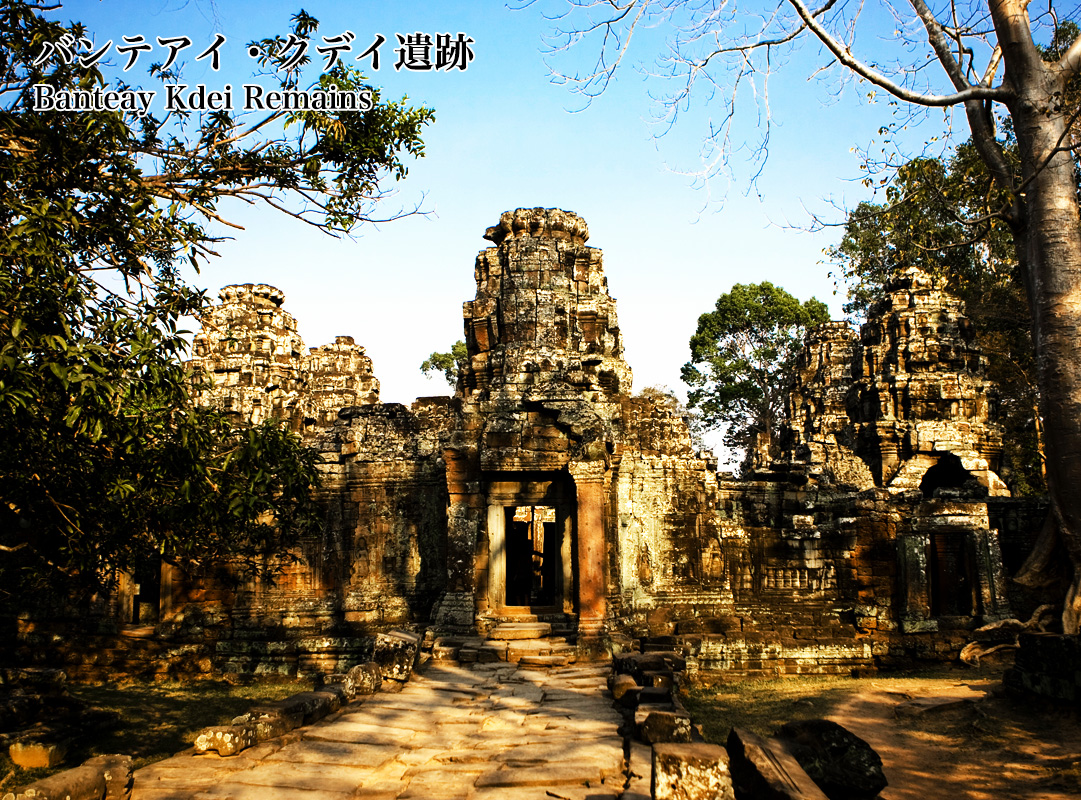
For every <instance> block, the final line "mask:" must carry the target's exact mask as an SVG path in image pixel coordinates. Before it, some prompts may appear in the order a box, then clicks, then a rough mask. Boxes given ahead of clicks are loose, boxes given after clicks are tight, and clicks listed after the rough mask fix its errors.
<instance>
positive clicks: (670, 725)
mask: <svg viewBox="0 0 1081 800" xmlns="http://www.w3.org/2000/svg"><path fill="white" fill-rule="evenodd" d="M638 737H639V738H640V739H641V740H642V741H643V742H645V743H646V744H663V743H687V742H690V741H691V718H690V716H689V715H688V714H685V713H683V712H680V711H651V712H650V713H649V714H648V716H646V719H645V721H644V722H643V723H642V724H641V725H640V726H639V728H638Z"/></svg>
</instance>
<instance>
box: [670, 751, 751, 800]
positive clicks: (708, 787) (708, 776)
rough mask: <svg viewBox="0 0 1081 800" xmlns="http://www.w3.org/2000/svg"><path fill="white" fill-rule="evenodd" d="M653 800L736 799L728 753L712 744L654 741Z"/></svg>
mask: <svg viewBox="0 0 1081 800" xmlns="http://www.w3.org/2000/svg"><path fill="white" fill-rule="evenodd" d="M650 792H651V794H652V795H653V800H735V797H736V795H735V791H734V789H733V788H732V776H731V774H730V773H729V771H728V753H727V752H726V751H725V749H724V748H723V747H721V746H720V745H715V744H655V745H653V773H652V778H651V781H650Z"/></svg>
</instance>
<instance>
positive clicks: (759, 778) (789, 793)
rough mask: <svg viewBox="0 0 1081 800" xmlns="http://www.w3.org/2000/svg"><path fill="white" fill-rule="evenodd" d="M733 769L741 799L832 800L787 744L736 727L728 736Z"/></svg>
mask: <svg viewBox="0 0 1081 800" xmlns="http://www.w3.org/2000/svg"><path fill="white" fill-rule="evenodd" d="M727 748H728V756H729V759H730V762H729V766H730V768H731V770H732V780H733V782H734V784H735V786H736V788H737V791H738V792H739V795H740V797H753V798H755V800H829V798H828V797H827V796H826V795H825V793H824V792H823V791H822V790H821V789H819V788H818V786H817V784H815V782H814V781H812V780H811V778H810V777H809V776H808V775H807V773H806V772H804V770H803V767H801V766H800V765H799V762H798V761H796V759H794V758H793V757H792V756H791V754H790V753H789V752H788V749H787V748H786V747H785V745H784V743H783V742H781V741H779V740H777V739H773V740H766V739H763V738H762V737H761V736H758V735H757V734H754V733H751V732H750V731H745V730H742V729H740V728H733V729H732V730H731V732H729V734H728V744H727Z"/></svg>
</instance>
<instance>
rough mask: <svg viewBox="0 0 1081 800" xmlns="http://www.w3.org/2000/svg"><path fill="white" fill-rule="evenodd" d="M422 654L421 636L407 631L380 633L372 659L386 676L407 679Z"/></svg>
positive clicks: (401, 679) (396, 679)
mask: <svg viewBox="0 0 1081 800" xmlns="http://www.w3.org/2000/svg"><path fill="white" fill-rule="evenodd" d="M419 655H420V637H419V636H417V635H416V634H412V633H409V632H407V631H391V632H390V633H380V634H378V635H377V636H376V639H375V652H374V653H373V655H372V660H373V661H374V662H375V663H376V664H378V665H379V669H380V670H381V672H382V675H383V677H384V678H390V679H391V680H395V681H407V680H409V676H410V675H411V674H412V673H413V668H414V666H416V661H417V657H418V656H419Z"/></svg>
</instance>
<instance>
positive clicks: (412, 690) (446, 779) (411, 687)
mask: <svg viewBox="0 0 1081 800" xmlns="http://www.w3.org/2000/svg"><path fill="white" fill-rule="evenodd" d="M608 671H609V667H608V666H607V665H584V666H579V667H573V666H572V667H566V668H563V669H557V670H552V671H550V672H539V671H538V672H530V671H526V670H517V669H516V668H515V666H514V665H513V664H506V663H496V664H478V665H475V666H474V667H473V668H461V667H454V666H443V665H438V664H429V666H428V668H427V669H426V670H425V671H424V672H423V673H422V674H420V675H418V676H415V677H414V678H413V680H411V681H410V682H409V683H408V684H406V685H405V687H404V688H403V689H402V691H401V692H400V693H398V694H387V693H380V694H376V695H371V696H369V697H367V698H360V697H358V698H357V699H356V700H354V701H353V702H352V703H350V704H349V705H347V706H345V707H344V708H343V709H342V710H341V711H339V712H337V713H336V714H333V715H331V716H330V717H327V718H326V719H324V720H322V721H321V722H318V723H316V724H314V725H310V726H308V727H306V728H301V729H298V730H296V731H293V732H292V733H290V734H287V735H285V736H283V737H281V738H280V739H276V740H273V741H269V742H264V743H263V744H259V745H256V746H255V747H251V748H249V749H248V750H245V751H243V752H241V753H240V754H239V755H236V756H230V757H227V758H223V757H221V756H218V755H217V754H216V753H207V754H204V755H195V754H194V751H186V752H184V753H180V754H178V755H176V756H173V757H172V758H169V759H166V760H165V761H159V762H158V763H156V764H151V765H150V766H148V767H144V768H143V769H140V770H138V771H137V772H136V773H135V792H134V794H133V798H132V800H189V798H190V799H191V800H286V798H288V800H354V798H355V799H356V800H377V799H378V800H409V799H410V798H424V800H474V799H475V800H485V799H486V798H493V800H494V798H506V799H507V800H553V798H555V800H559V799H560V798H565V799H566V800H610V799H611V798H616V797H618V796H619V795H620V793H621V792H622V791H623V786H624V781H625V776H624V773H623V740H622V738H621V737H620V736H619V735H618V733H617V732H616V729H617V728H618V727H619V725H620V723H621V722H622V718H621V716H620V714H619V712H617V711H616V710H615V709H613V708H612V704H611V699H610V698H609V697H607V696H606V693H605V691H604V688H605V677H606V676H607V674H608Z"/></svg>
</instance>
